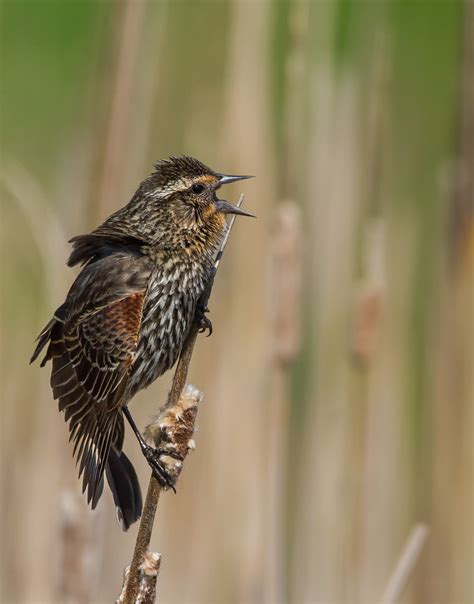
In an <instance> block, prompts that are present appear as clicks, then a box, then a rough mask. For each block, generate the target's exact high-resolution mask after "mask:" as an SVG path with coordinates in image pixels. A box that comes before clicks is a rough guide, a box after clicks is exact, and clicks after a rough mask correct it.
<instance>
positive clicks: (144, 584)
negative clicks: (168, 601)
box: [115, 552, 161, 604]
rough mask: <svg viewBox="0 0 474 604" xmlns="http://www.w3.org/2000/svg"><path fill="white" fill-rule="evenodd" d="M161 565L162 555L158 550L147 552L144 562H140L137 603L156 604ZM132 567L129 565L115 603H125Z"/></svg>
mask: <svg viewBox="0 0 474 604" xmlns="http://www.w3.org/2000/svg"><path fill="white" fill-rule="evenodd" d="M160 566H161V555H160V554H157V553H156V552H145V555H144V558H143V562H142V563H141V564H140V584H139V588H138V593H137V596H136V600H135V602H136V603H137V604H154V602H155V600H156V582H157V580H158V574H159V572H160ZM129 575H130V567H129V566H127V568H126V569H125V573H124V578H123V587H122V593H121V594H120V596H119V597H118V598H117V600H116V602H115V604H124V602H125V596H126V593H125V591H126V589H127V585H128V577H129Z"/></svg>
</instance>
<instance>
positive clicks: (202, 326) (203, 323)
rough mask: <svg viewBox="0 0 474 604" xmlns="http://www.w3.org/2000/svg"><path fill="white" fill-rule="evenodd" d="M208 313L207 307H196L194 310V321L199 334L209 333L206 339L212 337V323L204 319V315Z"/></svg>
mask: <svg viewBox="0 0 474 604" xmlns="http://www.w3.org/2000/svg"><path fill="white" fill-rule="evenodd" d="M207 312H209V309H208V308H207V306H201V307H198V308H197V310H196V321H197V324H198V325H199V333H204V332H205V331H209V333H208V334H207V337H209V336H210V335H212V321H211V320H210V319H208V317H206V314H205V313H207Z"/></svg>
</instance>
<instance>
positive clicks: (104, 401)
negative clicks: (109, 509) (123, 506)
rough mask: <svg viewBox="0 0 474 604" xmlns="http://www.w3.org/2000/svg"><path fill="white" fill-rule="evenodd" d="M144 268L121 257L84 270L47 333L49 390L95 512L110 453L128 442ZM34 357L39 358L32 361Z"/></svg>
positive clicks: (139, 261)
mask: <svg viewBox="0 0 474 604" xmlns="http://www.w3.org/2000/svg"><path fill="white" fill-rule="evenodd" d="M147 262H148V261H147V260H142V259H140V258H135V257H130V256H117V257H114V256H113V257H110V258H105V259H103V260H100V261H99V262H96V263H94V264H90V265H87V266H86V267H85V268H84V269H83V271H82V272H81V274H80V275H79V277H78V279H77V280H76V282H75V283H74V285H73V287H72V288H71V291H70V293H69V295H68V298H67V300H66V302H65V304H64V305H63V307H61V311H62V312H61V313H57V315H56V318H55V320H54V323H53V324H52V325H51V323H50V324H48V326H47V328H46V330H45V332H43V334H42V335H40V343H41V342H42V341H43V343H44V340H45V337H46V336H45V334H46V332H47V331H48V332H49V333H48V335H49V340H50V345H49V348H48V353H47V355H46V359H48V358H51V359H52V362H53V368H52V373H51V387H52V389H53V395H54V398H55V399H59V409H60V410H61V411H64V413H65V420H66V421H68V422H69V431H70V440H72V441H73V442H74V455H75V457H76V459H77V461H78V463H79V476H81V475H82V474H83V473H84V478H83V490H85V489H86V488H87V498H88V502H91V503H92V507H95V505H96V504H97V501H98V500H99V498H100V495H101V493H102V488H103V473H104V469H105V465H106V463H107V458H108V454H109V449H110V446H111V445H112V444H113V445H114V446H115V447H116V448H117V449H119V450H120V448H121V446H122V441H123V432H124V427H123V418H122V413H121V403H123V402H124V401H123V395H124V391H125V388H126V386H127V381H128V375H129V371H130V367H131V365H132V363H133V361H134V358H135V353H136V346H137V341H138V337H139V332H140V325H141V317H142V308H143V302H144V298H145V292H146V284H147V281H148V277H149V274H150V271H149V267H148V265H147ZM35 354H37V353H35Z"/></svg>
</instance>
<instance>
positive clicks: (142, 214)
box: [32, 157, 233, 529]
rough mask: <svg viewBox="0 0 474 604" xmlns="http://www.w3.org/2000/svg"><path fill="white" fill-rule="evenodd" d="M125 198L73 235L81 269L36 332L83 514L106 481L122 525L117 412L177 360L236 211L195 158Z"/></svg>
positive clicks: (130, 500) (131, 476)
mask: <svg viewBox="0 0 474 604" xmlns="http://www.w3.org/2000/svg"><path fill="white" fill-rule="evenodd" d="M155 168H156V169H155V171H154V172H153V173H152V174H151V176H149V177H148V178H147V179H145V180H144V181H143V182H142V183H141V185H140V187H139V189H138V190H137V192H136V194H135V195H134V197H133V198H132V200H131V201H130V202H129V204H127V205H126V206H125V207H124V208H122V209H120V210H119V211H117V212H116V213H115V214H113V215H112V216H110V217H109V218H108V219H107V220H106V221H105V222H104V223H103V224H102V225H101V226H99V227H98V228H97V229H96V230H95V231H93V232H92V233H90V234H87V235H80V236H78V237H74V238H73V239H72V240H71V241H72V243H73V250H72V253H71V256H70V258H69V262H68V264H69V266H74V265H76V264H79V263H80V264H83V265H84V266H83V268H82V271H81V272H80V274H79V275H78V277H77V279H76V280H75V281H74V283H73V285H72V286H71V289H70V290H69V293H68V295H67V297H66V300H65V302H64V304H62V306H60V307H59V308H58V310H57V311H56V312H55V314H54V316H53V318H52V319H51V321H50V322H49V323H48V325H47V326H46V327H45V329H44V330H43V331H42V332H41V334H40V336H39V338H38V345H37V347H36V350H35V352H34V354H33V357H32V361H33V360H35V359H36V358H37V356H38V355H39V353H40V352H41V350H42V349H43V348H44V347H45V346H46V345H47V350H46V356H45V357H44V359H43V361H42V363H41V365H42V366H43V365H44V364H45V363H46V362H47V361H48V360H50V359H51V360H52V372H51V387H52V390H53V396H54V398H55V399H59V409H60V410H61V411H63V412H64V417H65V420H66V421H67V422H68V424H69V432H70V440H72V441H73V443H74V455H75V457H76V459H77V462H78V464H79V475H80V476H81V475H82V476H83V490H87V500H88V502H89V503H90V504H91V506H92V508H94V507H95V506H96V505H97V502H98V500H99V498H100V496H101V494H102V490H103V476H104V473H106V476H107V479H108V482H109V485H110V487H111V490H112V493H113V495H114V500H115V503H116V506H117V510H118V514H119V518H120V521H121V523H122V526H123V527H124V528H125V529H126V528H128V526H129V525H130V524H131V523H132V522H134V521H135V520H136V519H137V518H138V517H139V516H140V513H141V505H142V501H141V493H140V487H139V484H138V480H137V477H136V474H135V470H134V469H133V466H132V464H131V463H130V461H129V460H128V458H127V457H126V456H125V454H124V453H123V451H122V445H123V438H124V421H123V412H122V409H123V407H124V405H126V404H128V402H129V401H130V400H131V398H132V397H133V396H134V395H135V393H136V392H137V391H139V390H141V389H143V388H146V387H147V386H149V385H150V384H151V383H152V382H153V381H154V380H155V379H156V378H157V377H159V376H160V375H162V374H163V373H164V372H165V371H166V370H168V369H170V368H171V367H172V366H173V365H174V363H175V362H176V360H177V358H178V356H179V353H180V351H181V348H182V345H183V342H184V339H185V337H186V335H187V333H188V331H189V329H190V326H191V324H192V321H193V320H194V317H195V313H196V308H197V305H198V303H199V299H200V297H201V295H202V294H203V292H204V290H205V288H206V285H207V283H208V281H209V279H210V278H211V276H212V271H213V257H214V254H215V250H216V247H217V246H218V244H219V242H220V240H221V237H222V235H223V233H224V230H225V213H228V212H232V211H233V210H232V209H231V208H232V207H233V206H230V204H227V203H226V202H222V201H220V200H218V199H217V197H216V190H217V189H218V188H219V186H220V184H221V181H222V180H223V176H222V175H219V174H217V173H215V172H214V171H213V170H211V169H210V168H208V167H207V166H205V165H204V164H202V163H201V162H199V161H197V160H195V159H193V158H189V157H180V158H171V159H169V160H164V161H161V162H158V164H156V166H155Z"/></svg>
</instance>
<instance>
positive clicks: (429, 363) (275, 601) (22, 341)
mask: <svg viewBox="0 0 474 604" xmlns="http://www.w3.org/2000/svg"><path fill="white" fill-rule="evenodd" d="M1 18H2V26H1V27H2V30H1V45H2V47H1V57H2V66H1V69H2V71H1V78H0V86H1V96H2V101H1V125H2V149H1V150H2V160H1V173H0V190H1V197H2V201H3V204H2V227H3V235H2V245H3V250H2V258H3V261H2V283H1V294H2V296H1V297H2V311H1V338H2V363H1V367H2V378H1V392H2V401H1V411H2V421H1V430H2V434H1V493H2V495H1V522H2V525H1V533H2V535H1V560H0V566H1V570H2V593H1V596H0V600H1V602H2V603H12V604H13V603H17V602H18V603H20V602H25V603H35V602H45V603H48V602H62V603H75V602H77V603H84V604H86V603H91V604H92V603H106V602H112V601H114V599H115V597H116V596H117V595H118V594H119V592H120V587H121V584H122V572H123V569H124V567H125V566H126V565H127V564H128V563H129V562H130V560H131V554H132V550H133V545H134V540H135V536H136V530H137V525H135V526H133V527H132V528H131V529H130V531H129V532H128V533H127V534H123V533H122V532H121V531H120V529H119V527H118V525H117V523H116V520H115V515H114V509H113V504H112V499H111V496H110V493H109V492H108V490H107V492H106V493H105V494H104V497H103V498H102V500H101V502H100V505H99V506H98V509H97V510H96V511H95V512H93V513H92V512H91V511H90V510H88V509H87V508H86V505H85V503H84V500H83V498H82V496H81V495H80V485H79V481H78V480H77V478H76V470H75V468H74V464H73V462H72V459H71V447H70V446H69V445H68V444H67V429H66V426H65V424H64V420H63V417H62V416H61V415H59V413H58V412H57V405H56V402H54V401H53V400H52V396H51V391H50V388H49V369H48V370H41V369H40V368H39V365H38V364H36V365H35V366H32V367H29V366H28V360H29V357H30V355H31V352H32V349H33V341H34V338H35V337H36V335H37V334H38V333H39V331H40V329H41V328H42V327H43V325H44V324H45V323H46V322H47V321H48V320H49V317H50V315H51V312H52V311H53V310H54V309H55V308H56V307H57V306H58V305H59V304H60V303H61V302H62V300H63V298H64V296H65V293H66V291H67V289H68V287H69V285H70V284H71V282H72V280H73V278H74V274H75V273H74V271H73V270H71V269H67V267H66V264H65V261H66V258H67V255H68V253H69V246H68V244H67V240H68V239H69V238H70V237H72V236H73V235H76V234H79V233H84V232H87V231H89V230H91V229H92V228H94V227H95V226H96V225H97V224H99V223H100V222H101V221H102V220H103V219H104V218H105V217H106V216H107V215H108V214H110V213H111V212H112V211H114V210H115V209H117V208H118V207H120V206H122V205H124V204H125V203H126V202H127V201H128V200H129V199H130V197H131V196H132V194H133V193H134V191H135V189H136V187H137V185H138V183H139V181H140V180H141V179H142V178H143V177H144V176H146V175H147V174H148V173H149V172H150V170H151V166H152V164H153V162H154V161H156V160H158V159H159V158H163V157H167V156H169V155H171V154H189V155H194V156H196V157H198V158H199V159H201V160H202V161H204V162H205V163H207V164H208V165H210V166H212V167H214V168H215V169H216V170H219V171H222V172H228V173H237V174H240V173H243V174H255V175H256V176H257V178H256V179H255V180H252V181H248V182H246V183H239V184H238V185H234V186H233V188H229V189H228V190H227V192H228V195H229V197H228V199H231V198H232V199H235V198H236V197H237V195H238V194H239V193H240V192H241V191H242V192H245V194H246V200H245V202H244V203H245V206H246V207H247V208H248V209H249V211H252V212H254V213H255V214H257V215H258V219H257V220H250V219H238V220H237V223H236V227H235V229H234V231H233V233H232V237H231V241H230V244H229V246H228V247H227V250H226V254H225V257H224V261H223V263H222V264H221V268H220V270H219V274H218V278H217V281H216V284H215V287H214V291H213V295H212V299H211V304H210V307H211V315H210V316H211V318H212V321H213V323H214V334H213V336H212V337H211V338H209V339H206V338H203V337H200V338H199V341H198V345H197V348H196V350H195V354H194V358H193V362H192V371H191V375H190V376H189V379H190V382H192V383H193V384H195V385H196V386H197V387H199V388H200V389H201V390H202V391H203V392H204V394H205V401H204V403H203V405H202V407H201V409H200V412H199V415H198V428H199V430H198V432H197V434H196V444H197V448H196V451H195V452H194V453H193V454H192V455H190V456H189V458H188V460H187V461H186V464H185V469H184V472H183V475H182V478H181V480H180V483H179V486H178V493H177V495H173V494H168V493H167V494H165V495H164V496H163V497H162V499H161V501H160V504H159V509H158V515H157V519H156V523H155V531H154V536H153V541H152V549H153V550H156V551H159V552H161V554H162V556H163V562H162V570H161V575H160V578H159V601H160V602H166V603H170V604H178V603H179V604H184V603H189V604H208V603H209V604H210V603H214V604H231V603H245V604H246V603H255V604H260V603H263V604H283V603H286V602H288V603H295V604H299V603H308V604H310V603H316V602H318V603H323V602H324V603H327V604H340V603H348V604H353V603H360V604H369V603H372V602H381V601H391V600H388V599H387V598H385V599H384V596H383V594H384V590H385V589H386V587H387V584H388V582H389V578H390V575H391V574H392V572H393V570H394V568H395V566H396V562H397V559H398V558H399V556H400V554H401V552H402V551H403V548H404V547H405V543H406V540H407V538H408V536H409V535H410V533H411V531H412V530H413V528H414V527H415V526H416V525H417V524H418V523H420V522H421V523H424V525H426V526H427V527H428V530H429V536H428V538H427V540H426V543H425V544H424V547H423V549H422V551H421V554H420V556H419V559H418V560H417V561H416V565H415V567H414V568H413V570H412V572H411V575H410V578H409V581H408V582H407V586H406V589H405V590H404V593H403V596H402V599H401V601H402V602H404V603H411V602H413V603H438V604H467V603H468V602H472V601H474V578H473V577H474V573H473V572H472V563H473V560H474V551H473V543H474V538H473V537H474V533H473V531H474V517H473V510H474V507H473V506H474V496H473V463H474V444H473V442H474V415H473V386H474V380H473V361H474V352H473V335H474V321H473V310H472V309H473V308H474V306H473V302H474V295H473V269H474V250H473V243H474V238H473V235H474V230H473V226H474V223H473V213H472V203H473V201H474V184H473V183H474V180H473V178H474V177H473V167H474V92H473V87H474V4H473V3H472V2H469V1H466V2H462V1H461V0H443V1H437V0H432V1H429V0H428V1H416V0H379V1H365V0H333V1H329V0H327V1H326V0H321V1H316V0H253V1H243V0H242V1H239V0H234V1H224V0H215V1H204V2H202V1H200V2H198V1H188V0H178V1H171V0H169V1H165V0H162V1H148V2H146V1H140V0H123V1H116V2H114V1H79V0H68V1H65V0H61V1H59V0H56V1H55V0H29V1H22V0H9V1H5V2H4V3H3V5H2V17H1ZM169 381H170V380H169V376H168V377H167V378H165V379H162V380H160V381H159V382H158V383H156V384H155V385H153V386H152V387H151V388H150V389H148V390H147V391H146V392H142V393H141V394H140V395H139V396H138V397H137V398H136V399H135V401H134V403H133V405H132V411H133V412H134V414H135V417H136V419H137V421H138V423H139V425H140V426H142V427H143V426H144V425H145V424H146V423H147V421H148V420H149V418H150V417H151V416H152V415H153V414H154V413H156V411H157V409H158V407H159V406H160V404H161V403H162V402H164V400H165V398H166V393H167V388H168V386H169ZM126 451H127V453H128V454H129V455H130V456H131V457H132V459H133V460H134V461H135V463H136V467H137V468H138V471H139V474H140V478H141V481H142V488H143V491H145V490H146V486H147V482H148V476H149V471H148V468H147V466H146V464H145V462H144V461H143V459H142V457H141V454H140V452H139V450H138V447H137V445H136V442H135V440H134V439H133V438H130V436H128V437H127V443H126Z"/></svg>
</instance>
